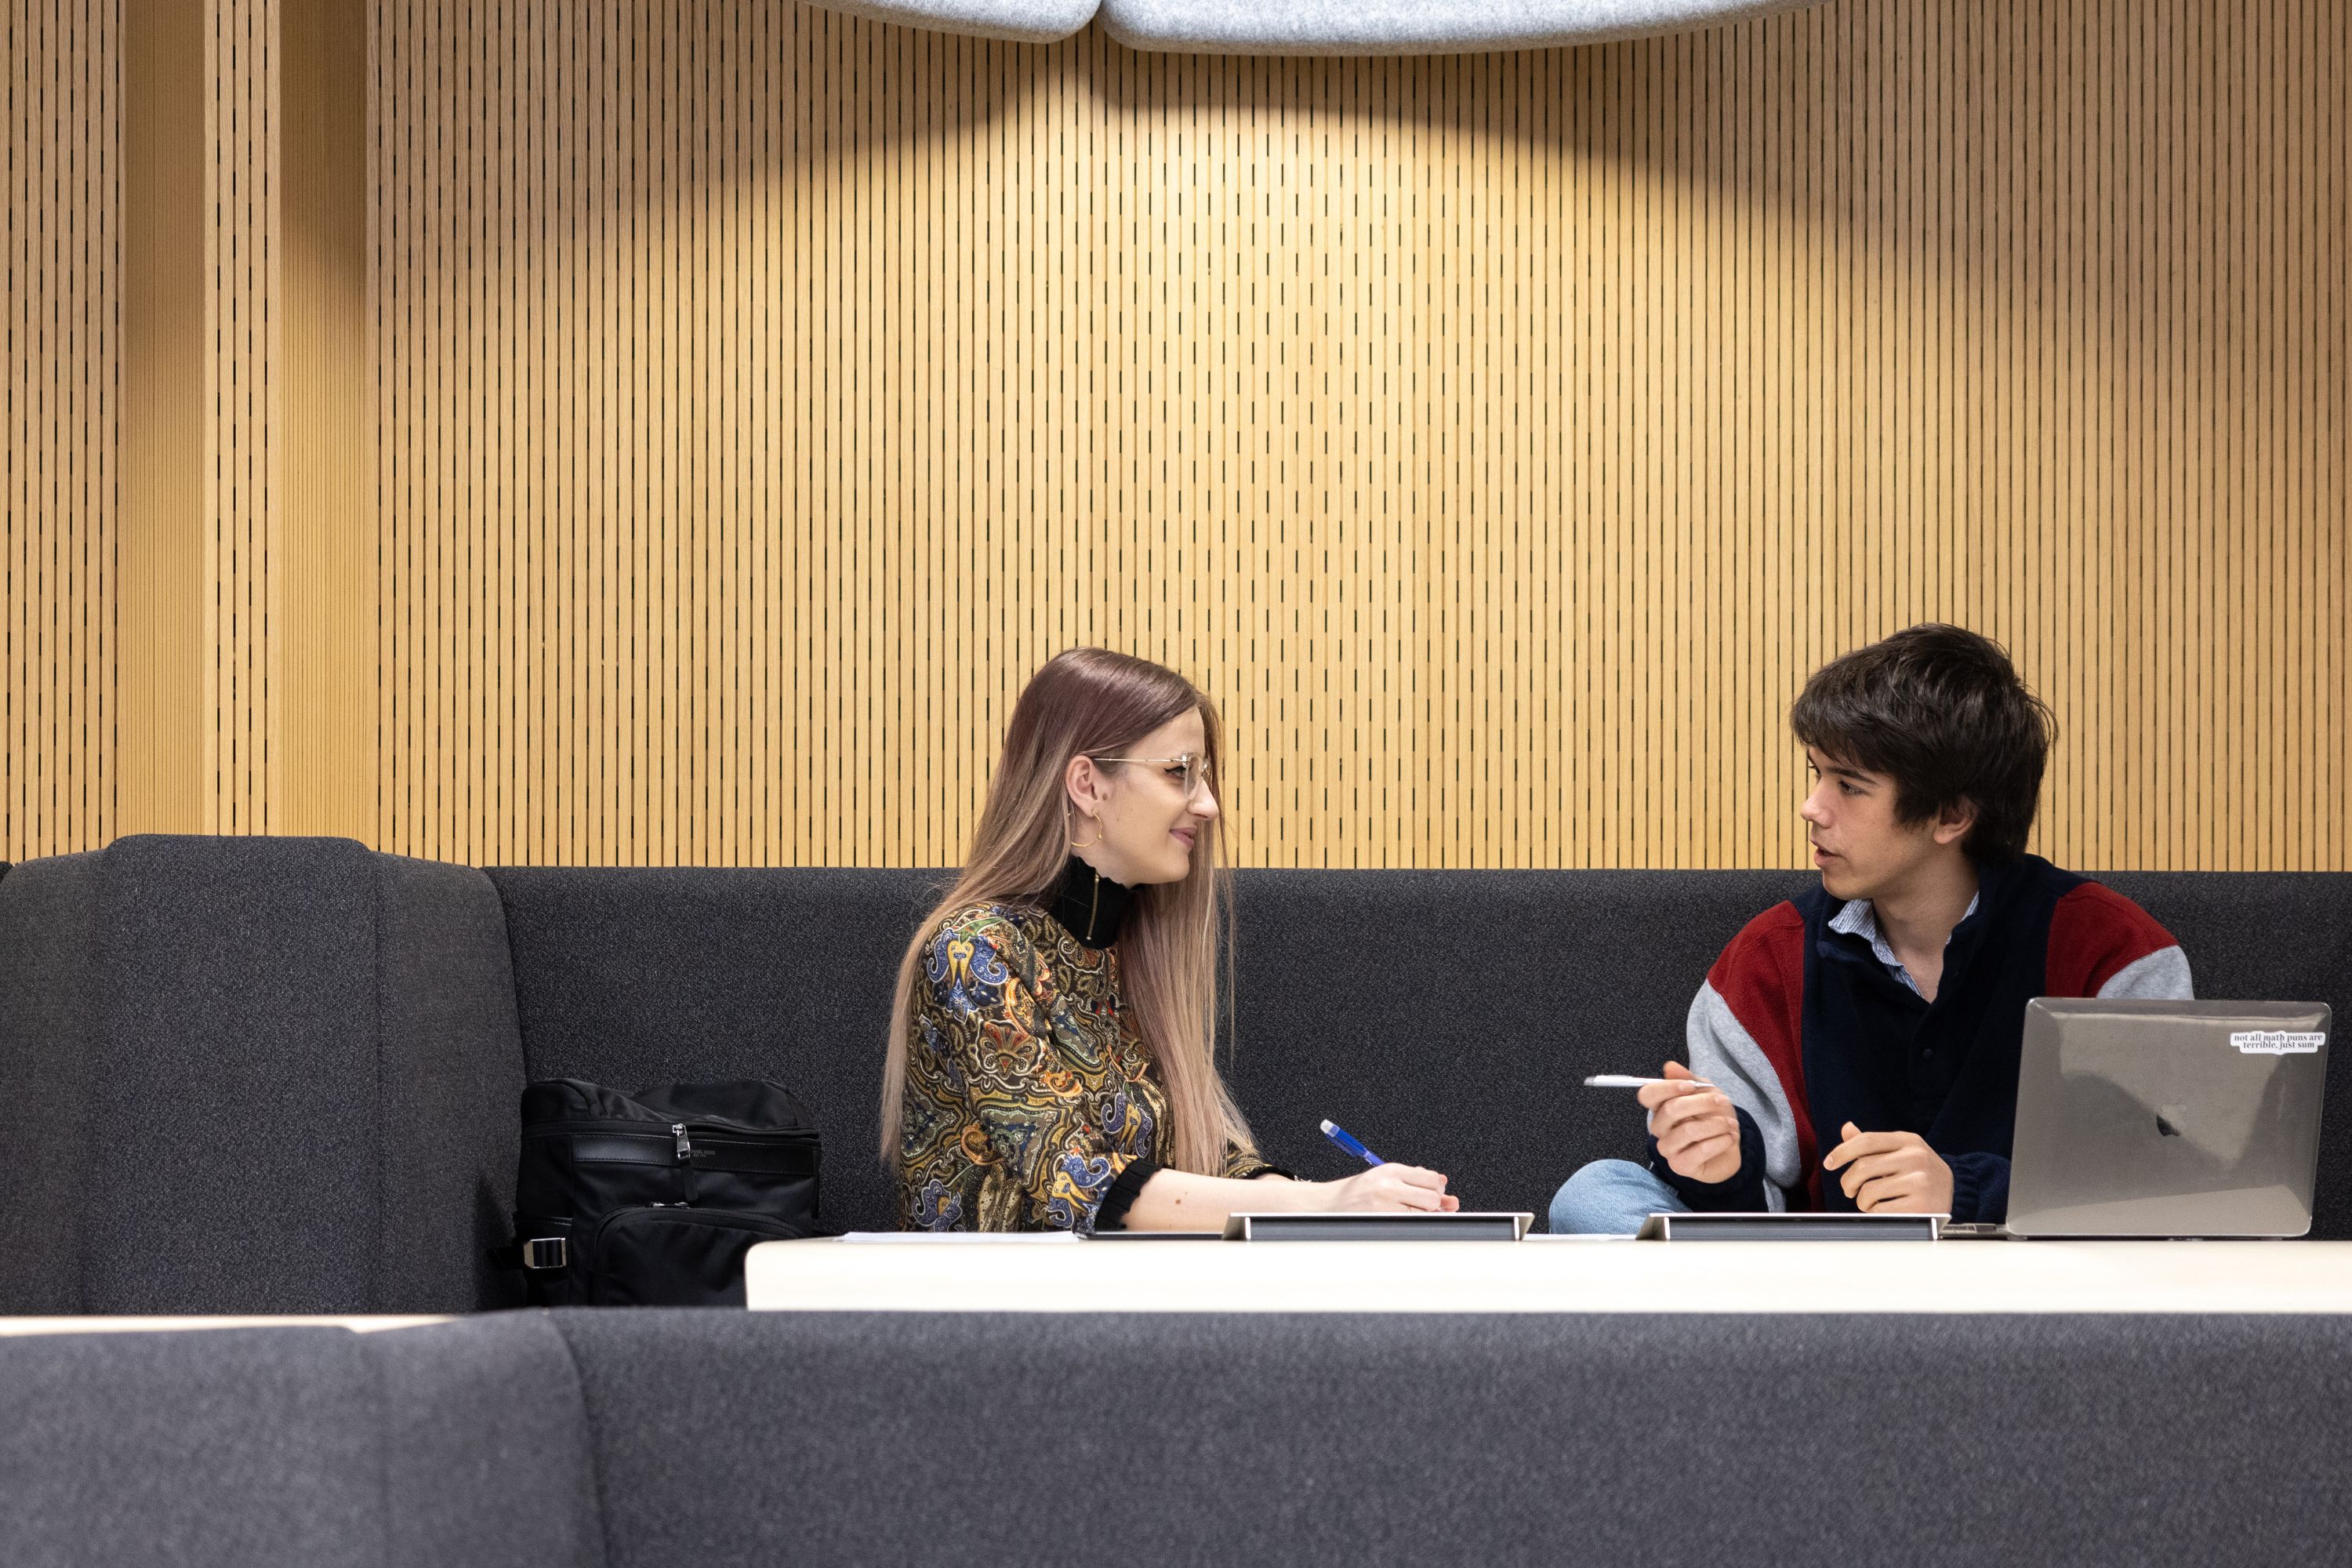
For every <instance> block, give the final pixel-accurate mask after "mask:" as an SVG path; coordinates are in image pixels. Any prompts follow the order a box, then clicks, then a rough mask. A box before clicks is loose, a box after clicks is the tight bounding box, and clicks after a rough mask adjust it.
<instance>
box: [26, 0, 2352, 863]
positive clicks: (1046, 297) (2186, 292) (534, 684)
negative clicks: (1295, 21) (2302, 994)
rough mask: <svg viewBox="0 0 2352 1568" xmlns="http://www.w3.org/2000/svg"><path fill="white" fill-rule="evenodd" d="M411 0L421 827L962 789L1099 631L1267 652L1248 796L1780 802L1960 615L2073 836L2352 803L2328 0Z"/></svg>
mask: <svg viewBox="0 0 2352 1568" xmlns="http://www.w3.org/2000/svg"><path fill="white" fill-rule="evenodd" d="M376 28H377V37H376V49H375V56H374V59H375V69H376V78H375V88H374V90H375V96H376V110H375V121H374V136H373V189H374V210H373V226H374V235H375V243H376V256H377V258H378V259H377V267H376V270H375V274H374V278H373V288H374V295H373V300H372V304H371V319H372V320H373V322H374V338H373V356H374V362H375V378H376V380H375V389H376V390H375V416H376V420H377V424H376V430H377V449H376V454H375V463H376V469H375V472H376V478H377V487H376V493H377V495H378V497H379V498H380V509H381V510H380V517H379V520H378V525H377V526H378V529H379V532H378V535H377V545H378V548H377V552H376V553H375V556H374V563H375V565H374V572H373V575H372V577H371V578H370V579H369V581H368V583H367V584H365V585H366V586H367V587H368V588H369V589H371V590H373V591H375V592H378V593H380V595H381V612H380V620H379V635H378V638H377V652H376V658H375V669H376V674H377V678H378V679H377V682H376V685H377V689H378V692H379V695H378V698H377V706H376V712H375V717H376V733H375V742H374V745H373V748H366V747H357V748H354V749H353V750H352V753H351V755H350V767H351V769H352V771H353V773H354V776H364V777H367V778H370V779H372V780H373V795H374V799H375V801H376V818H375V820H376V829H377V830H376V833H375V839H376V842H377V843H379V844H380V845H381V846H382V847H386V848H391V849H397V850H401V851H404V852H407V853H414V854H423V855H432V856H440V857H446V858H460V859H470V860H477V861H492V862H495V861H566V860H571V861H583V860H586V861H653V862H667V861H687V862H709V863H719V864H730V863H835V864H841V863H867V864H937V863H940V862H944V861H949V860H952V859H953V858H955V857H956V856H957V854H958V853H959V850H960V847H961V836H962V834H963V832H964V829H965V825H966V824H967V823H968V822H969V821H970V819H971V815H972V813H973V811H974V809H975V807H976V805H977V801H978V798H979V795H980V792H981V790H982V788H983V787H984V782H985V775H986V771H987V768H988V766H989V764H990V763H991V761H992V751H993V747H994V745H995V741H996V737H997V734H998V731H999V727H1000V726H1001V724H1002V721H1003V717H1004V714H1005V713H1006V711H1007V710H1008V708H1009V704H1010V701H1011V699H1012V697H1013V694H1014V693H1015V691H1016V690H1017V689H1018V686H1019V683H1020V680H1021V679H1022V678H1023V676H1024V675H1025V673H1026V672H1027V671H1028V670H1029V669H1030V668H1034V665H1035V664H1037V663H1038V662H1040V661H1041V660H1042V659H1044V658H1045V657H1047V656H1048V655H1050V654H1051V653H1052V652H1054V651H1055V649H1057V648H1059V647H1065V646H1067V645H1069V644H1071V643H1074V642H1081V641H1094V642H1102V643H1107V644H1108V645H1110V646H1114V647H1123V648H1127V649H1129V650H1132V651H1136V652H1139V653H1143V654H1147V655H1150V656H1152V657H1157V658H1164V659H1166V660H1167V661H1169V662H1171V663H1172V664H1174V665H1176V666H1177V667H1179V668H1182V669H1184V670H1186V671H1187V672H1188V673H1191V674H1192V675H1194V676H1195V677H1197V678H1198V679H1201V680H1202V682H1203V683H1204V684H1205V685H1206V686H1207V687H1208V688H1209V689H1211V690H1212V691H1213V692H1214V693H1215V694H1216V695H1217V696H1218V698H1219V699H1220V700H1221V701H1222V702H1223V704H1224V706H1225V709H1226V711H1227V714H1228V716H1229V718H1230V720H1231V721H1232V724H1233V729H1234V741H1235V746H1236V752H1237V761H1236V765H1235V767H1234V776H1233V777H1232V779H1231V780H1230V781H1229V788H1230V793H1231V795H1232V796H1233V798H1232V799H1231V801H1230V802H1229V805H1231V806H1232V807H1233V809H1234V817H1235V819H1236V822H1237V825H1238V826H1240V828H1241V830H1242V834H1243V842H1244V847H1245V856H1246V858H1247V859H1248V860H1250V861H1252V862H1255V863H1273V864H1282V865H1291V864H1299V865H1331V866H1350V865H1382V864H1387V865H1423V866H1450V865H1495V866H1538V865H1545V866H1559V865H1565V866H1573V865H1685V866H1732V865H1790V864H1796V863H1798V860H1799V851H1800V849H1801V838H1800V837H1799V835H1798V834H1797V833H1796V832H1795V831H1794V818H1793V815H1792V812H1793V805H1794V801H1795V799H1796V796H1797V794H1798V791H1799V789H1800V787H1801V786H1800V784H1799V775H1800V761H1799V758H1798V756H1797V753H1796V752H1795V750H1794V748H1793V747H1792V746H1791V745H1790V744H1789V743H1788V742H1787V741H1786V739H1785V736H1784V734H1783V731H1782V726H1781V722H1780V715H1781V713H1782V711H1783V710H1784V709H1785V706H1786V704H1787V702H1788V700H1789V699H1790V696H1791V695H1793V693H1794V691H1795V689H1797V687H1798V685H1799V684H1800V683H1801V680H1802V679H1803V677H1804V674H1805V673H1806V671H1807V670H1808V669H1810V668H1811V667H1812V666H1813V665H1814V664H1815V663H1817V662H1818V661H1819V660H1820V659H1822V658H1826V657H1828V656H1829V655H1831V654H1833V653H1835V652H1837V651H1839V650H1840V649H1842V648H1843V647H1850V646H1853V644H1855V643H1857V642H1860V641H1862V640H1865V639H1867V638H1869V637H1874V636H1876V635H1879V634H1881V633H1883V632H1885V631H1886V630H1889V629H1892V628H1893V627H1895V626H1902V625H1906V624H1908V623H1910V622H1912V621H1915V620H1919V619H1924V618H1929V617H1943V618H1951V619H1958V620H1961V621H1964V622H1966V623H1968V624H1969V625H1972V626H1977V627H1979V629H1981V630H1984V631H1986V632H1989V633H1990V634H1992V635H1994V636H1996V637H2000V638H2002V639H2003V640H2005V641H2007V642H2008V643H2009V644H2010V645H2011V647H2013V648H2014V649H2015V651H2016V652H2017V654H2018V656H2019V658H2020V661H2021V664H2022V666H2023V667H2024V668H2025V669H2026V671H2027V673H2028V675H2029V678H2030V679H2032V680H2033V681H2034V682H2035V683H2036V685H2037V686H2038V687H2040V689H2042V691H2043V692H2044V693H2045V694H2046V695H2047V696H2049V697H2050V698H2051V700H2053V702H2054V703H2055V705H2056V706H2057V708H2058V710H2059V712H2060V717H2061V720H2062V723H2063V728H2064V735H2063V741H2062V746H2061V751H2060V752H2059V756H2058V761H2057V765H2056V768H2055V770H2054V772H2053V781H2052V788H2051V795H2050V804H2049V808H2048V813H2047V816H2046V824H2047V831H2046V832H2045V834H2044V836H2043V838H2042V847H2045V848H2046V849H2048V850H2050V851H2051V852H2053V853H2054V854H2056V855H2057V856H2059V857H2060V858H2063V859H2066V860H2068V861H2070V862H2072V863H2074V864H2077V865H2082V866H2085V867H2091V868H2099V867H2111V866H2146V867H2165V866H2174V867H2207V868H2226V867H2245V868H2330V869H2334V868H2347V867H2352V825H2347V820H2346V814H2345V812H2344V811H2343V809H2342V806H2341V800H2342V798H2343V794H2344V789H2345V785H2346V783H2347V777H2352V770H2347V760H2352V725H2347V719H2346V714H2347V698H2352V689H2348V688H2347V668H2352V660H2347V656H2346V654H2345V652H2344V650H2343V647H2342V639H2341V637H2340V636H2339V635H2338V633H2339V628H2340V625H2341V623H2342V621H2343V619H2344V613H2345V610H2346V608H2347V590H2346V586H2345V584H2346V581H2347V566H2352V559H2347V557H2352V541H2347V537H2346V526H2345V522H2344V517H2345V500H2346V496H2345V473H2346V465H2345V460H2344V456H2343V454H2344V451H2345V447H2346V429H2345V423H2346V422H2345V412H2346V410H2345V402H2346V385H2347V339H2346V330H2345V329H2346V307H2345V303H2344V300H2345V298H2346V293H2347V289H2346V284H2347V281H2352V279H2347V260H2346V258H2345V253H2344V251H2343V248H2342V247H2341V244H2340V238H2341V237H2340V233H2339V232H2338V230H2339V228H2340V215H2341V213H2342V211H2343V210H2344V205H2345V198H2346V196H2347V192H2346V191H2345V189H2344V178H2345V175H2344V170H2343V165H2342V160H2341V158H2340V157H2337V156H2336V155H2335V153H2334V151H2333V150H2334V149H2337V148H2340V146H2341V145H2342V144H2343V140H2344V132H2345V131H2346V129H2347V127H2346V125H2345V123H2344V121H2345V114H2346V110H2345V106H2344V104H2343V102H2342V100H2341V95H2340V93H2339V92H2338V91H2337V90H2336V88H2335V86H2333V85H2332V84H2334V83H2336V82H2339V81H2340V80H2341V79H2342V78H2343V76H2344V74H2345V71H2346V68H2347V66H2352V47H2347V38H2352V24H2347V18H2346V16H2345V15H2344V14H2343V13H2342V11H2341V10H2340V9H2338V8H2336V7H2334V6H2331V5H2325V4H2321V3H2320V0H2295V3H2293V4H2282V5H2273V6H2266V7H2262V8H2259V9H2258V10H2257V11H2255V12H2252V13H2250V14H2248V15H2246V16H2238V17H2232V18H2229V19H2227V20H2226V22H2225V21H2224V20H2223V19H2221V18H2217V17H2215V16H2212V15H2210V11H2209V8H2206V7H2202V6H2199V5H2191V4H2189V3H2188V0H2165V3H2162V4H2158V5H2147V4H2137V3H2127V0H2071V3H2066V0H2053V3H2051V4H2047V5H2033V6H2019V7H2013V8H2012V7H2003V8H2001V9H2000V10H1999V11H1998V12H1988V11H1986V10H1985V9H1983V8H1981V7H1976V6H1971V5H1965V4H1961V3H1960V0H1952V3H1950V4H1936V5H1919V6H1910V7H1902V8H1891V7H1880V6H1869V5H1836V6H1830V7H1825V8H1822V9H1817V10H1813V11H1807V12H1801V13H1796V14H1792V15H1789V16H1780V17H1776V18H1772V19H1769V20H1766V21H1759V22H1755V23H1751V24H1746V25H1742V26H1733V27H1727V28H1722V29H1717V30H1714V31H1709V32H1705V33H1699V34H1693V35H1687V36H1683V37H1673V38H1666V39H1661V40H1655V41H1653V42H1649V43H1643V44H1635V45H1623V46H1612V47H1603V48H1594V49H1586V50H1576V51H1551V52H1543V53H1529V54H1521V55H1507V56H1471V57H1448V58H1425V59H1395V60H1380V61H1362V60H1357V61H1306V60H1247V59H1232V58H1184V57H1171V56H1140V55H1135V54H1131V53H1129V52H1127V51H1125V50H1123V49H1121V48H1119V47H1117V46H1116V45H1112V44H1109V43H1108V42H1107V41H1106V40H1104V39H1103V38H1102V37H1100V36H1099V34H1098V33H1090V34H1087V35H1084V36H1081V37H1079V38H1077V39H1075V40H1073V41H1071V42H1069V43H1067V44H1063V45H1058V46H1055V47H1050V48H1034V47H1021V46H1015V45H996V44H983V43H978V42H973V41H970V40H957V39H950V38H946V37H939V36H936V35H928V34H923V33H919V32H914V31H910V30H907V29H901V28H894V27H891V26H883V25H879V24H874V23H868V22H860V21H853V20H849V19H846V18H844V17H841V16H827V15H825V14H823V13H819V12H814V11H810V10H806V9H802V8H795V7H746V8H727V7H722V8H716V9H713V10H710V11H700V10H698V11H695V12H693V13H691V14H688V15H673V14H672V13H671V12H670V11H669V10H668V9H667V8H661V7H650V6H648V7H631V8H620V9H619V10H618V11H617V12H616V11H611V10H608V11H599V12H594V13H591V14H586V15H579V14H572V13H566V14H565V16H564V17H563V19H562V22H561V24H560V25H559V24H558V22H557V21H556V20H555V19H553V18H552V17H551V16H549V14H547V13H546V12H545V11H544V10H542V9H539V8H530V7H523V6H520V5H494V4H478V5H456V6H451V5H440V6H425V5H421V4H419V5H408V4H404V3H402V0H383V4H382V5H380V6H379V7H378V11H377V16H376ZM15 504H16V502H15V501H14V500H13V498H12V505H15ZM15 515H16V513H14V512H12V518H13V517H14V516H15ZM15 540H16V534H15V531H14V529H13V528H12V540H11V542H12V547H14V544H15ZM29 668H30V667H29V666H27V665H26V662H25V660H24V659H23V658H22V657H21V656H16V657H15V658H14V660H13V662H12V665H11V668H10V671H9V676H8V678H9V679H10V680H11V681H12V682H18V683H22V682H24V681H26V680H27V679H31V677H30V676H29V675H28V673H27V672H28V670H29ZM16 689H17V687H16V686H15V685H12V687H11V690H12V691H14V690H16ZM16 733H17V734H18V735H24V734H26V731H25V729H24V727H23V725H22V722H21V721H19V722H18V728H17V731H16ZM19 743H21V742H19ZM73 765H76V766H82V765H84V764H82V763H74V764H73ZM58 771H59V770H58V768H52V770H51V772H52V773H58ZM7 809H8V811H9V814H10V815H9V816H8V818H7V820H6V823H5V837H0V854H6V853H10V852H13V853H16V854H25V853H34V852H41V851H43V850H46V849H48V848H57V847H79V843H80V842H87V841H89V840H88V838H87V837H83V838H81V839H75V838H74V837H73V836H72V833H70V832H68V833H66V834H64V835H63V836H59V835H58V833H56V832H53V831H51V830H48V829H43V828H37V827H34V826H32V824H33V823H34V822H36V821H37V820H38V821H42V822H56V821H59V820H61V819H59V818H57V817H55V816H47V817H43V816H39V815H38V813H37V810H36V809H35V807H34V804H32V803H30V802H29V797H27V796H26V795H23V794H22V793H21V792H20V793H19V794H16V795H11V796H10V797H9V799H8V805H7ZM77 820H85V819H77ZM86 820H89V821H98V820H101V817H100V816H91V817H89V818H87V819H86ZM75 831H82V830H80V829H76V830H75ZM45 833H47V834H48V836H47V837H43V835H44V834H45Z"/></svg>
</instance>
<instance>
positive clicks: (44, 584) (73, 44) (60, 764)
mask: <svg viewBox="0 0 2352 1568" xmlns="http://www.w3.org/2000/svg"><path fill="white" fill-rule="evenodd" d="M0 27H5V30H6V58H5V63H0V94H5V109H0V136H5V139H6V144H5V153H0V157H5V166H0V167H4V169H5V172H0V182H5V196H4V197H0V199H5V209H0V224H5V239H0V268H5V278H6V286H5V296H0V333H5V362H0V509H5V539H0V860H21V859H26V858H31V857H34V856H38V855H51V854H57V853H59V852H62V851H66V850H72V849H80V848H84V847H88V846H89V845H91V844H96V843H103V842H104V841H105V840H106V839H107V838H108V837H110V836H111V834H112V831H113V820H114V804H115V803H114V794H115V779H114V771H113V758H112V755H111V750H110V739H111V731H112V725H113V722H114V700H115V685H114V647H113V639H114V637H115V610H114V606H115V582H114V571H115V548H116V504H117V497H116V472H115V463H116V455H117V451H118V446H117V437H118V432H117V428H116V420H117V417H118V409H117V398H118V396H119V392H120V387H119V384H118V381H117V375H118V367H119V362H120V358H121V351H120V348H119V346H118V342H117V332H118V331H119V327H120V320H121V318H120V310H121V276H120V256H119V254H118V250H117V245H118V238H117V235H118V230H117V221H118V216H119V213H120V210H121V203H120V197H119V185H120V180H121V171H120V158H121V106H120V102H119V100H118V96H117V94H118V89H119V85H120V79H119V76H118V71H117V60H118V57H119V53H120V44H119V38H118V33H117V27H116V22H115V17H114V15H113V12H112V10H111V8H110V7H98V8H92V7H88V6H84V5H79V4H71V3H63V0H10V3H9V4H8V5H6V7H5V10H0Z"/></svg>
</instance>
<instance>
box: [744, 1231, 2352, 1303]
mask: <svg viewBox="0 0 2352 1568" xmlns="http://www.w3.org/2000/svg"><path fill="white" fill-rule="evenodd" d="M745 1275H746V1286H747V1289H748V1293H749V1296H750V1301H751V1307H752V1308H753V1309H754V1310H769V1311H776V1310H785V1311H791V1310H801V1311H809V1310H819V1311H823V1310H832V1311H921V1312H940V1311H971V1312H1003V1311H1015V1312H1023V1311H1025V1312H1122V1311H1125V1312H1131V1311H1167V1312H1230V1311H1245V1312H1246V1311H1265V1312H2352V1242H2319V1241H2284V1242H2283V1241H2169V1242H2126V1241H2108V1242H2087V1241H2031V1242H2027V1241H1942V1242H1721V1241H1716V1242H1687V1241H1686V1242H1654V1241H1629V1240H1618V1239H1606V1240H1603V1239H1583V1238H1567V1237H1529V1238H1528V1240H1526V1241H1522V1242H1518V1243H1516V1244H1515V1243H1510V1242H1220V1241H1191V1242H1186V1241H1117V1242H1095V1241H1073V1240H1069V1239H1067V1238H1063V1237H1018V1238H1011V1237H980V1238H963V1237H940V1238H933V1237H895V1236H894V1237H877V1238H872V1239H868V1240H861V1239H859V1238H856V1237H845V1238H824V1239H817V1240H810V1241H771V1242H763V1243H761V1245H760V1246H758V1247H753V1248H752V1249H751V1254H750V1257H749V1258H748V1260H747V1262H746V1266H745Z"/></svg>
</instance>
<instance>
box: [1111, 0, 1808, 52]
mask: <svg viewBox="0 0 2352 1568" xmlns="http://www.w3.org/2000/svg"><path fill="white" fill-rule="evenodd" d="M1817 3H1818V0H1103V7H1102V9H1103V24H1104V26H1107V27H1108V28H1109V30H1110V36H1111V37H1114V38H1116V39H1118V41H1119V42H1120V43H1122V44H1125V45H1126V46H1127V47H1129V48H1131V49H1151V50H1157V51H1160V52H1162V53H1173V54H1202V55H1443V54H1476V53H1484V52H1485V51H1486V50H1490V49H1543V48H1553V47H1559V46H1560V45H1564V44H1604V43H1608V42H1611V41H1612V40H1613V39H1618V38H1639V37H1650V36H1651V35H1654V34H1657V33H1673V32H1680V31H1682V30H1684V29H1685V28H1690V27H1703V26H1709V25H1711V24H1714V23H1717V22H1729V21H1737V20H1738V19H1739V18H1741V17H1745V16H1762V15H1765V14H1766V13H1768V12H1773V11H1793V10H1797V9H1799V8H1800V7H1801V6H1804V5H1814V4H1817Z"/></svg>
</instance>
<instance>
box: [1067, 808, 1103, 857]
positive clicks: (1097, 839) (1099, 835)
mask: <svg viewBox="0 0 2352 1568" xmlns="http://www.w3.org/2000/svg"><path fill="white" fill-rule="evenodd" d="M1062 837H1064V838H1066V839H1069V845H1070V847H1071V848H1073V849H1091V848H1093V847H1095V846H1096V845H1097V844H1099V843H1101V842H1102V841H1103V831H1102V824H1101V823H1100V822H1097V823H1096V824H1095V836H1094V837H1092V838H1089V839H1087V841H1086V842H1085V843H1084V844H1081V843H1079V842H1078V841H1077V840H1076V839H1075V838H1071V837H1070V803H1069V802H1068V801H1064V802H1063V803H1062Z"/></svg>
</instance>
